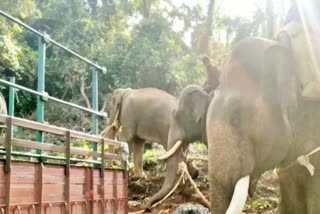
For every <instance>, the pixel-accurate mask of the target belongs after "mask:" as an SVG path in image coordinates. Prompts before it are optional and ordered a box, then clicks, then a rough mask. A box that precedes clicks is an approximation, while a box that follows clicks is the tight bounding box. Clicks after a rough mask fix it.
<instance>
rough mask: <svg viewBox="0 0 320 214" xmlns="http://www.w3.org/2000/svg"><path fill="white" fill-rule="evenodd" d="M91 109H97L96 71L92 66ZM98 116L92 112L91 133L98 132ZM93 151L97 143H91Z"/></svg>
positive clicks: (95, 149)
mask: <svg viewBox="0 0 320 214" xmlns="http://www.w3.org/2000/svg"><path fill="white" fill-rule="evenodd" d="M91 102H92V110H94V111H98V72H97V69H96V68H95V67H92V101H91ZM98 131H99V130H98V117H97V115H95V114H92V134H93V135H96V134H98ZM93 151H97V144H93Z"/></svg>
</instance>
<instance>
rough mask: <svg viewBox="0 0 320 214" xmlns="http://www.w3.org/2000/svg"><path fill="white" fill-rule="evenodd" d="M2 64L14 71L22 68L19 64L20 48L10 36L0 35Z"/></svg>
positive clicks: (0, 58)
mask: <svg viewBox="0 0 320 214" xmlns="http://www.w3.org/2000/svg"><path fill="white" fill-rule="evenodd" d="M0 53H1V57H0V65H1V67H4V68H8V69H10V70H12V71H17V70H18V69H19V68H20V64H19V48H18V47H17V46H15V45H14V43H13V41H12V39H11V38H10V37H9V36H6V35H3V36H0Z"/></svg>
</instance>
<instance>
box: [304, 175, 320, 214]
mask: <svg viewBox="0 0 320 214" xmlns="http://www.w3.org/2000/svg"><path fill="white" fill-rule="evenodd" d="M309 178H310V181H307V184H308V189H307V198H306V200H307V201H306V203H307V209H308V214H316V213H320V203H319V198H320V192H319V190H320V178H319V176H316V177H309Z"/></svg>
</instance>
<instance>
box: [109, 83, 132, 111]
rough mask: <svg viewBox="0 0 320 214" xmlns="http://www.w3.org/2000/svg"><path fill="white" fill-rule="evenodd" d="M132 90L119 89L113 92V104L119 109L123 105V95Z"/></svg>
mask: <svg viewBox="0 0 320 214" xmlns="http://www.w3.org/2000/svg"><path fill="white" fill-rule="evenodd" d="M129 90H130V89H129V88H126V89H124V88H119V89H117V90H115V91H114V92H113V96H112V99H113V100H112V102H113V105H116V106H117V108H119V107H120V106H121V103H122V97H123V95H124V94H125V93H126V92H128V91H129Z"/></svg>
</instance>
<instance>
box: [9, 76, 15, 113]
mask: <svg viewBox="0 0 320 214" xmlns="http://www.w3.org/2000/svg"><path fill="white" fill-rule="evenodd" d="M10 82H12V83H15V82H16V78H15V77H10ZM14 91H15V89H14V88H13V87H12V86H10V87H9V115H10V116H14V99H15V97H14Z"/></svg>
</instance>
